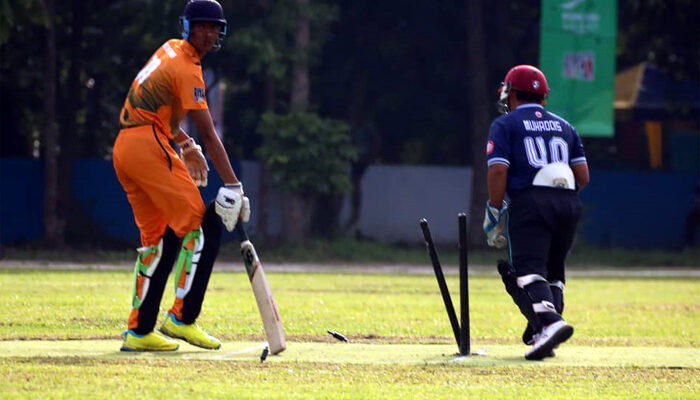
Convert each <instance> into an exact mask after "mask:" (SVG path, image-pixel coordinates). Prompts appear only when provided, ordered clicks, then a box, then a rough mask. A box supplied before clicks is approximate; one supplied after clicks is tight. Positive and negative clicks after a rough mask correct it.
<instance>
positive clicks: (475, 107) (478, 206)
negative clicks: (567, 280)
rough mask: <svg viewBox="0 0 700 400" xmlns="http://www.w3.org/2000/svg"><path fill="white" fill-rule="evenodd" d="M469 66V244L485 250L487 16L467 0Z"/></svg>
mask: <svg viewBox="0 0 700 400" xmlns="http://www.w3.org/2000/svg"><path fill="white" fill-rule="evenodd" d="M466 10H467V15H466V17H467V20H468V21H469V23H468V24H467V65H468V66H469V68H470V71H469V76H470V78H469V90H468V94H469V96H470V101H469V104H470V108H469V110H470V120H471V132H470V134H471V140H470V144H471V154H472V171H473V172H474V175H473V177H472V199H471V206H470V207H469V245H470V246H473V247H482V246H483V245H484V244H485V243H486V241H485V237H484V233H483V231H482V221H483V215H484V209H485V204H486V200H487V199H488V190H487V187H486V141H487V138H488V129H489V125H490V121H489V115H490V113H489V105H490V104H491V102H490V101H488V99H490V98H491V96H490V95H489V90H488V88H487V86H486V82H487V80H488V69H487V63H486V49H485V47H484V40H485V39H484V27H483V24H482V20H483V17H484V15H483V14H484V12H483V2H482V0H473V1H470V0H467V2H466Z"/></svg>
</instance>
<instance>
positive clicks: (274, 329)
mask: <svg viewBox="0 0 700 400" xmlns="http://www.w3.org/2000/svg"><path fill="white" fill-rule="evenodd" d="M239 227H240V223H239ZM241 236H245V239H244V240H243V241H241V256H242V257H243V263H244V264H245V268H246V272H248V278H249V279H250V285H251V286H252V288H253V295H254V296H255V302H256V303H257V305H258V311H260V317H261V318H262V322H263V327H264V328H265V336H266V337H267V343H268V345H269V346H270V353H271V354H278V353H281V352H283V351H284V350H285V349H286V348H287V342H286V340H285V336H284V328H283V327H282V320H281V318H280V314H279V311H278V309H277V302H276V301H275V298H274V296H273V295H272V290H270V285H269V284H268V283H267V279H266V278H265V271H264V270H263V268H262V264H261V263H260V258H259V257H258V253H257V252H256V251H255V246H253V243H251V242H250V240H248V238H247V235H245V233H242V235H241Z"/></svg>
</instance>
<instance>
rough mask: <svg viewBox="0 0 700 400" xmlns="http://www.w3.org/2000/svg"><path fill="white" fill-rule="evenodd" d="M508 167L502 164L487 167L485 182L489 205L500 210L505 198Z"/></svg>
mask: <svg viewBox="0 0 700 400" xmlns="http://www.w3.org/2000/svg"><path fill="white" fill-rule="evenodd" d="M507 177H508V167H507V166H506V165H504V164H494V165H492V166H490V167H489V169H488V173H487V177H486V182H487V187H488V191H489V204H490V205H491V206H493V207H496V208H498V209H500V208H501V207H502V206H503V199H504V198H505V196H506V181H507Z"/></svg>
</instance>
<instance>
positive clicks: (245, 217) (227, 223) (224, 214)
mask: <svg viewBox="0 0 700 400" xmlns="http://www.w3.org/2000/svg"><path fill="white" fill-rule="evenodd" d="M214 207H215V209H216V213H217V214H218V215H219V217H220V218H221V222H222V223H223V224H224V227H226V230H227V231H229V232H231V231H233V228H235V227H236V222H238V219H239V218H240V219H241V220H242V221H243V222H248V221H249V220H250V201H249V200H248V197H246V196H245V194H243V184H241V183H236V184H228V185H225V186H224V187H222V188H219V193H218V194H217V195H216V203H215V205H214Z"/></svg>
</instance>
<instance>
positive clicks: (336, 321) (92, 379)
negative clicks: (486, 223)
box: [0, 261, 700, 399]
mask: <svg viewBox="0 0 700 400" xmlns="http://www.w3.org/2000/svg"><path fill="white" fill-rule="evenodd" d="M24 265H25V266H24V267H22V268H13V266H12V265H11V262H8V261H3V264H2V268H0V287H2V290H1V291H0V304H2V307H0V374H1V375H2V376H3V377H4V379H3V384H2V385H0V398H13V399H14V398H42V399H43V398H96V399H102V398H130V399H133V398H168V399H171V398H172V399H184V398H187V399H192V398H222V399H223V398H226V399H231V398H235V399H455V398H479V399H480V398H493V399H513V398H522V399H530V398H532V399H535V398H546V399H628V398H636V399H692V398H700V394H699V393H700V383H698V379H697V376H698V375H700V349H699V346H700V279H698V278H696V277H692V276H690V275H689V276H688V277H681V278H647V277H626V278H607V277H596V276H590V277H589V276H586V277H577V278H572V279H570V280H569V282H568V284H567V298H566V311H565V316H566V317H567V320H568V321H569V322H570V323H571V324H573V325H574V326H575V327H576V333H575V334H574V336H573V338H572V339H571V340H570V341H568V342H567V343H565V344H564V345H562V346H561V347H560V348H559V349H558V350H557V357H556V358H554V359H547V360H546V361H543V362H527V361H525V360H524V359H523V354H524V353H525V351H527V347H526V346H524V345H522V344H521V343H519V340H520V339H519V337H520V333H521V331H522V328H523V327H524V324H525V321H524V318H523V317H522V316H520V314H519V313H518V311H517V309H516V307H515V306H514V305H513V304H512V303H511V301H510V299H509V297H508V296H507V294H506V293H505V291H504V290H503V289H502V283H501V282H500V280H499V279H498V277H497V276H495V275H494V274H493V273H487V272H483V273H478V274H477V275H475V276H470V293H471V296H470V303H471V335H472V351H473V352H478V353H479V354H481V355H474V356H471V357H466V358H459V357H457V356H456V354H455V353H456V351H457V347H456V345H455V344H454V339H453V338H452V331H451V329H450V325H449V322H448V319H447V316H446V313H445V310H444V306H443V304H442V299H441V297H440V293H439V290H438V287H437V283H436V281H435V278H434V277H433V276H431V275H406V274H360V273H350V274H340V273H280V272H270V271H268V273H267V275H268V280H269V282H270V285H271V287H272V289H273V291H274V294H275V297H276V299H277V302H278V305H279V308H280V311H281V314H282V319H283V322H284V326H285V330H286V332H287V335H288V350H287V351H285V352H284V353H282V354H281V355H279V356H270V357H268V359H267V360H266V361H265V362H264V363H261V362H260V360H259V355H260V352H261V349H262V347H261V345H262V342H263V340H264V336H263V330H262V326H261V323H260V317H259V315H258V312H257V309H256V306H255V301H254V298H253V295H252V292H251V290H250V284H249V283H248V280H247V277H246V276H245V274H243V273H242V272H230V271H223V272H215V273H214V275H213V276H212V279H211V283H210V288H209V291H208V293H207V298H206V301H205V305H204V309H203V312H202V315H201V317H200V319H199V322H200V323H201V325H202V326H203V327H204V328H205V329H207V330H208V331H209V332H210V333H212V334H214V335H216V336H218V337H220V338H222V339H223V340H224V346H223V347H222V349H220V350H219V351H204V350H200V349H197V348H194V347H192V346H189V345H186V344H183V345H182V346H181V348H180V350H179V351H178V352H175V353H170V354H148V353H144V354H124V353H121V352H119V347H120V341H119V333H120V332H121V331H122V330H123V329H124V328H125V323H126V317H127V315H128V311H129V303H130V294H131V287H130V285H131V271H129V270H128V267H127V268H124V265H123V264H122V265H120V266H118V268H117V270H80V269H78V270H46V269H38V268H37V269H35V268H27V267H26V263H25V264H24ZM694 276H696V275H694ZM448 283H449V285H450V289H451V291H452V295H453V300H454V302H455V306H457V307H458V305H459V301H458V298H457V284H458V279H457V276H454V275H449V276H448ZM172 299H173V293H172V282H169V286H168V289H167V291H166V295H165V298H164V301H163V303H162V308H163V311H164V310H165V309H167V307H169V306H170V302H171V301H172ZM328 329H331V330H336V331H339V332H341V333H343V334H345V335H346V336H347V337H348V338H349V340H350V343H343V342H338V341H336V340H335V339H333V338H332V337H330V336H329V335H328V334H327V333H326V330H328Z"/></svg>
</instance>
